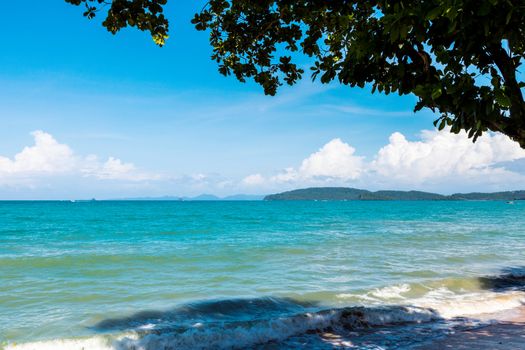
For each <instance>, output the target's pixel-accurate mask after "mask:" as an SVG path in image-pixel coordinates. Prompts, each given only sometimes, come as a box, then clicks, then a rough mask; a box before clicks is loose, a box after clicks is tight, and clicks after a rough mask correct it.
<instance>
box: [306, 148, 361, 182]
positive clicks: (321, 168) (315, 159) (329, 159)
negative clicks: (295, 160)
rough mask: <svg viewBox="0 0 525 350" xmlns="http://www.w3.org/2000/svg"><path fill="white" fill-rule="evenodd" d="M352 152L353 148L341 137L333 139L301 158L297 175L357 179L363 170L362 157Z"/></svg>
mask: <svg viewBox="0 0 525 350" xmlns="http://www.w3.org/2000/svg"><path fill="white" fill-rule="evenodd" d="M354 153H355V148H353V147H352V146H350V145H348V144H347V143H344V142H343V141H341V139H338V138H337V139H333V140H332V141H330V142H328V143H327V144H326V145H324V146H323V147H322V148H321V149H320V150H319V151H317V152H315V153H313V154H311V155H310V156H309V157H308V158H306V159H305V160H303V163H302V164H301V167H300V168H299V175H300V176H301V177H305V178H313V177H333V178H338V179H343V180H353V179H357V178H358V177H359V176H360V175H361V172H362V171H363V157H358V156H355V155H354Z"/></svg>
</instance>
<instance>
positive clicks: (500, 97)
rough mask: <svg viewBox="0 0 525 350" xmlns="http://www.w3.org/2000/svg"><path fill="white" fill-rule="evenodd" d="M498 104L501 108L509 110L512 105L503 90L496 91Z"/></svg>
mask: <svg viewBox="0 0 525 350" xmlns="http://www.w3.org/2000/svg"><path fill="white" fill-rule="evenodd" d="M495 97H496V102H497V103H498V104H499V105H500V106H501V107H505V108H508V107H510V105H511V101H510V98H509V97H508V96H507V95H505V94H504V93H503V91H501V90H497V91H496V96H495Z"/></svg>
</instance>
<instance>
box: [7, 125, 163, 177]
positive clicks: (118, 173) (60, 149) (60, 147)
mask: <svg viewBox="0 0 525 350" xmlns="http://www.w3.org/2000/svg"><path fill="white" fill-rule="evenodd" d="M31 135H32V136H33V138H34V145H32V146H27V147H24V149H23V150H22V151H20V152H19V153H17V154H16V155H15V156H14V157H13V159H10V158H8V157H5V156H0V185H11V184H18V185H20V184H23V185H31V184H32V183H33V182H34V181H38V180H39V179H40V178H42V177H49V176H66V175H71V176H77V175H80V176H83V177H94V178H97V179H102V180H128V181H142V180H151V179H157V178H158V177H159V176H158V175H154V174H147V173H144V172H140V171H139V170H137V169H136V167H135V165H133V164H132V163H124V162H122V161H121V160H120V159H117V158H114V157H109V158H108V159H107V160H106V161H105V162H103V161H100V160H99V159H98V157H97V156H94V155H90V156H87V157H82V156H80V155H77V154H75V153H74V152H73V150H72V149H71V148H70V147H69V146H68V145H66V144H62V143H59V142H58V141H57V140H56V139H55V138H54V137H53V136H52V135H51V134H49V133H46V132H44V131H41V130H37V131H34V132H32V133H31Z"/></svg>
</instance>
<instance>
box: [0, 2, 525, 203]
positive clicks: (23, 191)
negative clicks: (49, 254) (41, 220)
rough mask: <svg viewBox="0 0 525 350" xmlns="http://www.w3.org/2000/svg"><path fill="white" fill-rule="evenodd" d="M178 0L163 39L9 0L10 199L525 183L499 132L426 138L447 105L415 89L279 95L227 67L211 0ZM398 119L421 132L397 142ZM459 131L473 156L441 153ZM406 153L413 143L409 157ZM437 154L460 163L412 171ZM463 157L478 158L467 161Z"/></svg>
mask: <svg viewBox="0 0 525 350" xmlns="http://www.w3.org/2000/svg"><path fill="white" fill-rule="evenodd" d="M171 3H172V4H170V5H169V6H168V8H167V16H168V18H169V19H170V26H171V30H170V39H169V41H168V44H167V45H166V46H165V47H163V48H158V47H156V46H155V45H154V44H153V42H152V40H151V39H150V38H149V36H148V35H147V34H146V33H141V32H138V31H136V30H132V29H126V30H123V31H122V32H121V33H119V34H117V35H116V36H113V35H111V34H109V33H108V32H106V31H105V29H104V28H103V27H102V26H100V23H98V22H97V21H88V20H86V19H85V18H83V17H82V8H78V7H75V6H71V5H69V4H66V3H65V2H63V1H45V2H44V1H36V0H30V1H26V2H24V5H23V7H22V6H21V5H20V4H19V3H17V2H7V3H5V4H3V11H2V12H1V13H0V27H1V28H0V29H1V32H2V33H4V35H2V36H1V37H0V47H1V49H0V50H2V52H1V54H0V121H1V123H2V128H0V198H3V199H29V198H35V199H44V198H50V199H55V198H91V197H97V198H118V197H127V196H158V195H195V194H199V193H203V192H205V193H216V194H219V195H228V194H233V193H241V192H242V193H269V192H274V191H280V190H284V189H290V188H295V187H301V186H310V185H345V186H346V185H347V186H359V187H368V188H372V189H380V188H386V187H388V188H417V189H423V190H434V191H439V192H453V191H456V190H462V189H466V190H479V189H484V188H490V189H510V188H511V187H512V188H516V187H519V185H520V184H521V183H523V182H522V180H523V174H522V172H520V171H516V170H515V169H522V168H523V167H522V166H521V165H520V164H521V162H522V158H524V157H525V154H522V153H521V150H519V149H516V148H515V145H513V144H511V143H508V142H507V141H505V140H502V139H499V138H496V136H497V135H491V136H487V140H486V144H487V145H488V146H486V147H489V148H490V149H491V151H490V153H491V156H490V157H486V156H480V154H482V153H483V152H486V149H487V148H486V147H485V148H483V147H481V148H480V146H474V145H472V146H470V142H469V143H463V142H462V141H461V140H456V139H452V138H450V137H446V138H445V141H446V142H449V143H448V144H447V143H446V142H445V141H443V142H441V141H439V139H440V138H439V137H440V135H441V134H439V133H437V132H434V133H435V135H434V134H432V135H427V139H425V136H424V135H423V134H422V133H421V132H422V130H433V126H432V121H433V120H434V116H433V115H432V114H431V113H430V112H428V111H423V112H419V113H417V114H414V113H413V112H412V108H413V105H414V102H415V98H414V97H412V96H404V97H399V96H396V95H391V96H385V95H379V94H377V93H376V94H374V95H372V94H370V91H369V89H359V88H355V89H352V88H349V87H344V86H339V85H337V84H332V85H328V86H326V85H325V86H323V85H320V84H318V83H312V82H311V81H310V79H308V78H307V79H304V80H303V81H302V82H301V83H299V84H298V85H296V86H294V87H291V88H288V87H284V88H282V89H281V90H280V91H279V93H278V95H277V96H276V97H269V96H264V94H263V92H262V89H261V88H260V87H259V86H256V85H255V84H253V83H251V82H249V83H246V84H241V83H239V82H238V81H237V80H235V79H234V78H231V77H230V78H225V77H223V76H221V75H220V74H219V73H218V72H217V67H216V64H215V63H214V62H212V61H211V60H210V59H209V56H210V52H211V49H210V47H209V44H208V40H207V39H208V37H207V34H206V33H203V32H197V31H196V30H195V29H194V28H193V26H192V25H191V24H190V22H189V21H190V19H191V17H192V15H193V13H194V12H195V11H198V10H199V9H200V8H202V4H201V3H199V2H193V1H192V2H174V1H172V2H171ZM7 33H9V35H8V34H7ZM304 64H305V65H307V64H308V61H307V60H305V61H304ZM35 131H38V132H37V133H35ZM396 132H397V133H400V134H402V136H403V137H404V138H405V139H406V140H408V141H407V142H408V146H406V145H404V144H403V145H404V146H403V145H401V144H397V146H393V145H392V142H391V141H392V137H391V135H392V134H394V133H396ZM31 133H33V134H31ZM396 135H397V134H396ZM389 138H390V139H389ZM436 138H437V139H438V141H439V142H441V143H436V142H438V141H436ZM38 140H40V141H39V142H40V144H37V146H35V142H36V141H38ZM334 140H339V141H340V143H338V142H332V141H334ZM432 140H433V141H432ZM398 141H399V140H398ZM330 142H332V143H330ZM432 142H434V143H432ZM454 142H456V143H454ZM457 142H459V143H460V144H458V143H457ZM509 142H510V141H509ZM451 144H453V145H456V146H455V147H456V148H458V145H460V146H459V149H461V152H462V153H461V154H459V158H458V159H459V160H458V159H456V160H455V161H451V160H448V156H447V154H449V152H446V151H443V150H446V149H447V148H446V147H450V145H451ZM501 144H504V147H503V148H502V147H500V146H501ZM57 145H58V146H57ZM327 145H328V146H330V145H331V146H330V147H325V146H327ZM465 145H466V146H465ZM61 146H64V147H66V148H67V151H64V150H65V148H64V147H62V148H61ZM388 146H392V147H390V148H389V149H390V151H388V149H387V151H388V152H390V153H388V152H387V151H385V152H386V153H385V152H383V153H381V150H382V149H384V148H385V147H388ZM482 146H483V145H482ZM323 147H324V148H323ZM407 147H408V148H407ZM440 147H441V148H440ZM24 148H26V150H27V151H26V152H25V153H24ZM325 148H326V149H325ZM323 149H324V151H323ZM428 149H430V150H431V151H428ZM436 149H437V151H436ZM432 150H433V151H432ZM63 151H64V152H63ZM53 152H57V153H53ZM349 152H350V153H349ZM392 152H394V153H395V154H398V155H399V154H401V156H403V155H405V156H406V155H411V156H410V157H408V158H406V157H405V156H403V157H405V158H406V159H405V161H404V163H403V162H400V161H399V159H400V158H399V157H398V156H392V154H393V153H392ZM396 152H397V153H396ZM432 152H434V153H432ZM435 152H438V153H435ZM498 152H499V153H498ZM20 154H22V155H21V156H20ZM381 154H383V156H381ZM435 154H440V157H442V158H444V159H443V160H442V161H443V162H444V164H445V165H443V167H444V168H447V167H448V168H450V169H449V171H448V172H445V173H443V174H441V175H439V176H437V177H435V176H434V177H432V176H428V175H424V176H419V177H418V178H417V179H416V181H413V180H414V179H413V178H412V176H411V174H412V173H416V174H419V173H421V171H420V170H418V168H417V167H418V166H419V167H423V164H425V161H429V160H431V159H432V157H435ZM17 155H18V156H17ZM387 155H388V156H389V157H390V158H388V157H387V158H385V157H386V156H387ZM17 157H18V158H17ZM312 157H313V158H312ZM392 157H393V158H392ZM395 157H398V158H395ZM465 157H471V158H472V159H471V158H469V159H471V160H472V162H471V163H472V165H471V168H468V169H466V170H465V169H462V167H461V164H463V163H465ZM476 157H477V158H476ZM95 158H96V160H95ZM354 158H355V159H358V162H357V163H355V162H354V161H353V160H354ZM394 158H395V159H397V160H394ZM456 158H457V157H456ZM17 159H18V160H17ZM110 159H113V160H117V161H118V162H120V163H119V164H120V165H119V164H117V163H115V162H112V161H110ZM309 160H310V161H309ZM385 162H386V163H385ZM393 162H394V163H395V164H394V163H393ZM396 162H397V163H396ZM451 162H452V163H451ZM454 162H455V163H454ZM502 162H506V163H505V164H509V162H511V163H512V164H511V166H507V165H505V166H500V165H498V164H500V163H501V164H503V163H502ZM431 163H432V162H431ZM466 163H469V162H468V161H467V162H466ZM2 164H3V165H2ZM381 164H382V165H381ZM385 164H386V165H385ZM469 164H470V163H469ZM2 166H3V168H2ZM379 166H381V168H379ZM412 167H414V168H413V169H412ZM448 168H447V169H448ZM308 169H309V170H308ZM341 169H343V170H341ZM345 169H346V170H345ZM509 169H512V170H509ZM387 170H388V171H390V172H391V173H388V171H387ZM111 171H113V172H114V173H111ZM498 171H499V172H498ZM501 171H504V173H503V175H502V173H501ZM438 173H439V172H438ZM487 173H490V174H491V176H493V177H490V176H487ZM283 174H291V175H293V176H291V177H290V176H288V177H286V176H284V177H283V176H282V175H283ZM356 174H357V175H356ZM483 174H484V175H483ZM458 175H461V176H462V177H461V179H463V180H464V181H457V179H458ZM501 176H504V178H505V181H502V180H497V181H496V179H497V178H501ZM473 178H475V179H476V181H474V180H473ZM489 178H490V179H492V180H490V181H489V180H487V179H489ZM392 179H397V180H392ZM450 179H456V180H454V181H451V180H450ZM509 179H510V180H511V181H510V180H509ZM522 187H525V186H522Z"/></svg>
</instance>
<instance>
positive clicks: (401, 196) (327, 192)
mask: <svg viewBox="0 0 525 350" xmlns="http://www.w3.org/2000/svg"><path fill="white" fill-rule="evenodd" d="M264 200H267V201H315V200H319V201H364V200H381V201H447V200H475V201H515V200H525V191H524V190H521V191H505V192H493V193H481V192H472V193H454V194H452V195H442V194H438V193H431V192H422V191H390V190H385V191H375V192H372V191H368V190H362V189H358V188H350V187H310V188H303V189H297V190H293V191H286V192H282V193H276V194H271V195H268V196H266V197H264Z"/></svg>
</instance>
